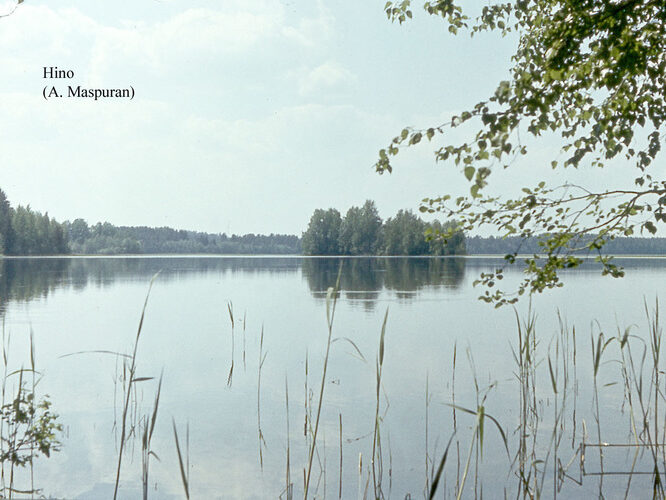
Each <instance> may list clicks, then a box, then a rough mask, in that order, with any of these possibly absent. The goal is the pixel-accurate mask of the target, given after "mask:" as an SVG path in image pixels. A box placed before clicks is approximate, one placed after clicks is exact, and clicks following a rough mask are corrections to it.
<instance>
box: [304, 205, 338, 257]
mask: <svg viewBox="0 0 666 500" xmlns="http://www.w3.org/2000/svg"><path fill="white" fill-rule="evenodd" d="M341 224H342V217H340V212H338V211H337V210H336V209H335V208H329V209H328V210H322V209H321V208H318V209H317V210H315V211H314V213H313V214H312V217H310V223H309V224H308V228H307V230H306V231H305V233H303V253H305V254H307V255H340V241H339V240H340V226H341Z"/></svg>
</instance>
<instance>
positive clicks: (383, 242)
mask: <svg viewBox="0 0 666 500" xmlns="http://www.w3.org/2000/svg"><path fill="white" fill-rule="evenodd" d="M444 232H450V233H451V234H450V235H449V237H448V239H447V240H444V239H442V238H434V237H431V236H433V235H437V234H442V233H444ZM336 234H337V235H338V236H337V239H336V236H335V235H336ZM303 253H304V254H306V255H460V254H464V253H465V235H464V233H463V232H462V231H459V230H457V227H456V224H455V223H454V222H452V221H447V222H445V223H444V224H442V223H441V222H440V221H433V222H430V223H426V222H424V221H423V220H422V219H420V218H419V217H417V216H416V215H415V214H414V213H412V212H411V211H409V210H400V211H399V212H398V213H397V214H396V215H395V216H394V217H391V218H389V219H388V220H387V221H386V222H382V219H381V217H380V216H379V212H378V211H377V208H376V206H375V202H374V201H372V200H367V201H366V202H365V203H364V205H363V206H362V207H351V208H350V209H349V210H347V214H346V215H345V217H344V219H341V218H340V212H338V211H337V210H335V209H334V208H330V209H328V210H326V211H324V210H321V209H317V210H315V211H314V213H313V215H312V217H311V218H310V224H309V225H308V229H307V231H305V233H303Z"/></svg>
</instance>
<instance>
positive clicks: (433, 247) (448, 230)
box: [425, 220, 467, 255]
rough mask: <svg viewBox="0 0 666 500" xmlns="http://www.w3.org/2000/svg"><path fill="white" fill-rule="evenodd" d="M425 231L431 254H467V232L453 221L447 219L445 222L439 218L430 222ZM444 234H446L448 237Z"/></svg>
mask: <svg viewBox="0 0 666 500" xmlns="http://www.w3.org/2000/svg"><path fill="white" fill-rule="evenodd" d="M425 233H426V239H427V240H428V253H429V254H430V255H465V254H466V253H467V240H466V238H465V233H464V232H463V231H461V230H460V229H458V227H457V224H456V223H455V222H453V221H447V222H445V223H444V224H442V223H441V222H440V221H438V220H436V221H433V222H430V223H429V224H427V228H426V231H425ZM442 235H446V239H444V238H443V237H442Z"/></svg>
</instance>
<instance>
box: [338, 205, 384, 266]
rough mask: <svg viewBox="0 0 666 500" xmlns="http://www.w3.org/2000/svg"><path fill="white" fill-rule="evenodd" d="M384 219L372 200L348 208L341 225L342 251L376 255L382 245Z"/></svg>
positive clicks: (351, 253)
mask: <svg viewBox="0 0 666 500" xmlns="http://www.w3.org/2000/svg"><path fill="white" fill-rule="evenodd" d="M381 231H382V219H381V217H379V212H378V211H377V207H376V206H375V202H374V201H372V200H366V202H365V203H364V204H363V206H362V207H360V208H359V207H351V208H350V209H349V210H347V214H346V215H345V218H344V220H343V221H342V224H341V225H340V236H339V242H340V253H342V254H344V255H374V254H375V253H377V250H378V249H379V246H380V245H381V236H382V235H381Z"/></svg>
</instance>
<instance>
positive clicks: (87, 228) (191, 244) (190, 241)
mask: <svg viewBox="0 0 666 500" xmlns="http://www.w3.org/2000/svg"><path fill="white" fill-rule="evenodd" d="M65 227H66V228H67V232H68V236H69V244H70V247H71V249H72V252H74V253H77V254H102V255H118V254H255V255H256V254H298V253H300V252H301V241H300V238H299V237H298V236H295V235H289V234H270V235H261V234H245V235H235V234H234V235H231V236H227V235H226V234H224V233H222V234H212V233H203V232H197V231H186V230H182V229H181V230H176V229H172V228H170V227H146V226H138V227H128V226H114V225H113V224H110V223H108V222H104V223H101V222H98V223H97V224H93V225H88V223H87V222H86V221H85V220H83V219H76V220H74V221H73V222H65Z"/></svg>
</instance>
